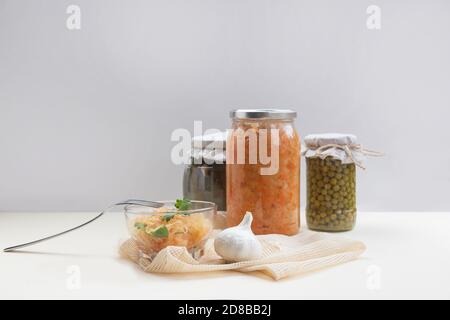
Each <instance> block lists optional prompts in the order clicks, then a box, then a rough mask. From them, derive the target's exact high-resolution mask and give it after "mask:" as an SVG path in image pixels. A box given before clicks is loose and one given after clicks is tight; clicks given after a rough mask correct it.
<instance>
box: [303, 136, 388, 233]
mask: <svg viewBox="0 0 450 320" xmlns="http://www.w3.org/2000/svg"><path fill="white" fill-rule="evenodd" d="M305 144H306V149H305V150H304V151H303V155H304V156H305V158H306V164H307V204H306V218H307V223H308V227H309V228H310V229H312V230H316V231H329V232H340V231H349V230H352V229H353V228H354V226H355V223H356V213H357V209H356V167H357V166H358V167H361V168H364V165H363V161H364V159H365V156H366V155H372V156H377V155H381V154H379V153H378V152H374V151H369V150H365V149H363V148H362V147H361V146H360V145H358V144H357V138H356V136H354V135H351V134H314V135H308V136H306V137H305Z"/></svg>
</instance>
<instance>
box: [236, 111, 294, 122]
mask: <svg viewBox="0 0 450 320" xmlns="http://www.w3.org/2000/svg"><path fill="white" fill-rule="evenodd" d="M230 117H231V118H233V119H278V120H284V119H295V118H296V117H297V112H296V111H294V110H290V109H236V110H233V111H231V113H230Z"/></svg>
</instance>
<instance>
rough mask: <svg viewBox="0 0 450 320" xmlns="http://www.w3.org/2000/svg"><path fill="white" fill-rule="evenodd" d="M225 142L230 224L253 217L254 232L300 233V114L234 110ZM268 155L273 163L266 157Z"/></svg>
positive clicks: (285, 111) (228, 221)
mask: <svg viewBox="0 0 450 320" xmlns="http://www.w3.org/2000/svg"><path fill="white" fill-rule="evenodd" d="M231 117H232V119H233V126H232V130H231V133H230V135H229V138H228V144H227V224H228V226H229V227H231V226H235V225H237V224H239V223H240V222H241V220H242V218H243V217H244V215H245V213H246V212H247V211H250V212H252V213H253V218H254V220H253V224H252V229H253V232H254V233H255V234H272V233H274V234H285V235H294V234H297V233H298V231H299V227H300V138H299V135H298V133H297V131H296V129H295V126H294V119H295V117H296V112H294V111H292V110H278V109H269V110H267V109H263V110H261V109H252V110H236V111H233V112H232V113H231ZM268 155H270V159H269V158H268V157H267V156H268Z"/></svg>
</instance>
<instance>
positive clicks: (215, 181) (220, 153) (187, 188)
mask: <svg viewBox="0 0 450 320" xmlns="http://www.w3.org/2000/svg"><path fill="white" fill-rule="evenodd" d="M226 137H227V134H226V132H218V133H216V134H211V135H204V136H198V137H194V138H192V148H191V157H190V159H191V160H190V164H189V165H187V166H186V168H185V170H184V176H183V196H184V197H185V198H187V199H190V200H201V201H209V202H214V203H215V204H216V205H217V208H218V210H220V211H225V210H226Z"/></svg>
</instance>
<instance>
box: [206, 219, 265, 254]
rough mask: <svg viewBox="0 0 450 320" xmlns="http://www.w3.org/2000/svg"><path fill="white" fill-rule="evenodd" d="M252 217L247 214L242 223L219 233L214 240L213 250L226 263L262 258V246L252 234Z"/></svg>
mask: <svg viewBox="0 0 450 320" xmlns="http://www.w3.org/2000/svg"><path fill="white" fill-rule="evenodd" d="M252 222H253V215H252V213H251V212H247V213H246V214H245V216H244V219H242V222H241V223H240V224H239V225H238V226H236V227H232V228H228V229H225V230H223V231H222V232H221V233H219V234H218V235H217V237H216V239H215V240H214V249H215V250H216V252H217V254H218V255H220V256H221V257H222V258H224V259H225V260H226V261H232V262H239V261H247V260H254V259H258V258H260V257H261V256H262V246H261V243H260V242H259V241H258V239H257V238H256V236H255V235H254V234H253V232H252V229H251V225H252Z"/></svg>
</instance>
